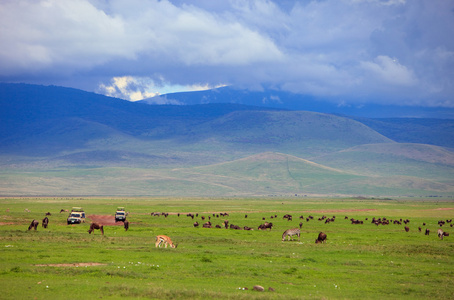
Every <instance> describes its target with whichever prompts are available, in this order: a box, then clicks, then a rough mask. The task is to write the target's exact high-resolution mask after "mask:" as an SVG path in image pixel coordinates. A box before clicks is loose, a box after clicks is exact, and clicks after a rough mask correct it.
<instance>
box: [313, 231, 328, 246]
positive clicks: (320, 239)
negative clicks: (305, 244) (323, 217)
mask: <svg viewBox="0 0 454 300" xmlns="http://www.w3.org/2000/svg"><path fill="white" fill-rule="evenodd" d="M315 243H316V244H319V243H326V234H325V233H323V232H320V233H319V234H318V237H317V239H316V240H315Z"/></svg>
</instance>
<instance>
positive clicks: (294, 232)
mask: <svg viewBox="0 0 454 300" xmlns="http://www.w3.org/2000/svg"><path fill="white" fill-rule="evenodd" d="M293 235H297V236H298V241H299V240H300V229H299V228H292V229H287V230H286V231H284V233H283V234H282V241H284V240H285V237H286V236H288V240H289V241H290V237H292V236H293ZM292 240H293V237H292Z"/></svg>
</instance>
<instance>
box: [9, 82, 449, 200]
mask: <svg viewBox="0 0 454 300" xmlns="http://www.w3.org/2000/svg"><path fill="white" fill-rule="evenodd" d="M0 105H1V109H0V117H1V123H2V124H1V125H2V126H1V127H0V195H31V196H32V195H51V196H52V195H61V196H65V195H74V196H77V195H80V196H85V195H87V196H88V195H104V196H111V195H112V196H114V195H124V196H139V195H140V196H142V195H145V196H146V195H162V196H166V195H168V196H211V195H217V196H223V195H226V196H227V195H228V196H233V195H281V194H282V195H295V194H296V195H305V194H311V195H317V194H327V195H374V196H380V195H412V196H418V195H443V196H452V195H453V194H454V189H453V186H454V180H453V178H454V154H453V152H452V150H451V149H450V148H443V147H439V146H434V145H426V144H412V143H398V142H396V141H395V140H394V139H392V138H390V136H388V135H386V133H391V134H390V135H391V136H395V137H396V138H397V139H400V140H427V141H429V137H432V136H433V137H434V138H433V139H430V141H431V142H433V143H435V144H436V143H442V144H443V140H445V139H444V135H446V136H448V137H449V136H451V135H452V129H451V128H452V127H451V123H452V122H450V121H440V122H438V121H434V120H432V121H430V122H428V121H427V122H426V121H424V120H420V121H416V120H412V121H409V122H399V121H398V120H395V119H393V120H386V121H384V120H380V121H371V122H370V124H372V125H373V126H375V127H376V128H378V131H379V132H380V133H379V132H377V131H376V130H374V129H372V128H371V127H369V126H366V125H365V123H366V122H365V121H364V120H362V122H359V121H357V120H353V119H351V118H348V117H343V116H336V115H330V114H323V113H317V112H307V111H288V110H277V109H269V108H263V107H254V106H244V105H238V104H208V105H187V106H176V105H159V106H154V105H147V104H140V103H132V102H128V101H124V100H120V99H115V98H109V97H105V96H102V95H96V94H93V93H87V92H83V91H79V90H74V89H66V88H61V87H43V86H32V85H14V84H0ZM393 124H400V125H398V126H397V125H396V126H397V127H395V128H394V127H393ZM430 124H432V125H434V126H435V127H434V129H433V130H436V131H438V132H437V134H433V135H431V130H432V129H431V125H430ZM372 125H371V126H372ZM416 125H417V126H416ZM412 126H416V127H412ZM418 126H419V127H418ZM421 126H422V127H421ZM403 128H405V129H409V130H408V133H407V134H403V133H399V134H398V132H399V130H401V129H403ZM418 128H424V130H423V133H422V134H421V136H420V137H418V136H417V132H418V130H417V129H418ZM410 129H411V130H410ZM393 132H394V135H393V134H392V133H393ZM445 133H446V134H445ZM437 141H438V142H437ZM444 144H445V145H449V143H444Z"/></svg>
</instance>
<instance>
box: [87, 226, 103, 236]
mask: <svg viewBox="0 0 454 300" xmlns="http://www.w3.org/2000/svg"><path fill="white" fill-rule="evenodd" d="M95 229H99V230H101V234H102V235H104V226H103V225H99V224H98V223H91V225H90V229H88V233H89V234H91V233H92V232H93V231H95Z"/></svg>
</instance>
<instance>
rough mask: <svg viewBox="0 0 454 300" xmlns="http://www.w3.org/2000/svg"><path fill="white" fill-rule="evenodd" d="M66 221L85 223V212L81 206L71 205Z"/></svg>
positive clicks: (69, 222)
mask: <svg viewBox="0 0 454 300" xmlns="http://www.w3.org/2000/svg"><path fill="white" fill-rule="evenodd" d="M66 222H67V223H68V225H69V224H80V223H85V212H84V210H83V208H82V207H73V208H72V209H71V212H70V213H69V217H68V219H67V220H66Z"/></svg>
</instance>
